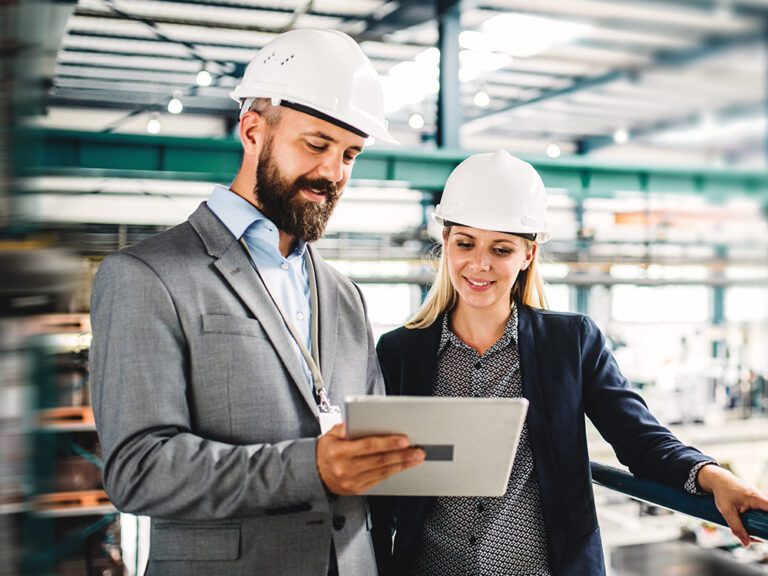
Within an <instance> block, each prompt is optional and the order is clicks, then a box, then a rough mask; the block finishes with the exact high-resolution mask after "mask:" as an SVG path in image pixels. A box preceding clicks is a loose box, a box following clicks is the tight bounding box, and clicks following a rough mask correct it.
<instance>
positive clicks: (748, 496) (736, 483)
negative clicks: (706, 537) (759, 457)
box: [696, 465, 768, 546]
mask: <svg viewBox="0 0 768 576" xmlns="http://www.w3.org/2000/svg"><path fill="white" fill-rule="evenodd" d="M696 481H697V482H698V483H699V486H701V488H702V490H704V491H705V492H711V493H712V495H713V496H714V497H715V506H717V509H718V510H719V511H720V514H722V515H723V518H725V521H726V522H728V526H729V527H730V528H731V531H732V532H733V534H734V535H735V536H736V538H738V539H739V540H740V541H741V543H742V544H743V545H744V546H749V543H750V541H754V540H752V539H751V538H750V537H749V534H747V531H746V529H745V528H744V524H742V522H741V518H740V515H741V514H742V513H744V512H746V511H747V510H764V511H766V512H768V497H766V495H765V494H763V493H762V492H760V491H759V490H756V489H755V488H752V487H751V486H749V485H748V484H747V483H746V482H744V481H743V480H741V479H739V478H738V477H737V476H734V475H733V474H732V473H731V472H729V471H728V470H726V469H725V468H721V467H720V466H716V465H711V466H703V467H702V468H701V469H700V470H699V473H698V475H697V476H696Z"/></svg>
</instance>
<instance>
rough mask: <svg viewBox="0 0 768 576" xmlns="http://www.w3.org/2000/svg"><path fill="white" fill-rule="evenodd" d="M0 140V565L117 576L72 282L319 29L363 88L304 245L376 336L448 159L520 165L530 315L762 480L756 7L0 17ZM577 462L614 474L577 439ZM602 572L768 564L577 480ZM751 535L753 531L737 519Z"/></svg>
mask: <svg viewBox="0 0 768 576" xmlns="http://www.w3.org/2000/svg"><path fill="white" fill-rule="evenodd" d="M0 10H2V11H3V13H4V21H5V22H4V26H3V45H4V48H5V50H3V55H2V62H3V68H2V72H0V77H2V81H3V90H2V95H1V96H0V99H2V114H3V123H2V124H3V128H2V138H1V139H0V140H1V142H0V149H1V150H2V153H1V154H0V170H2V178H0V230H2V236H1V237H0V262H2V263H3V264H2V266H3V268H2V271H3V272H4V273H3V274H2V276H4V277H5V278H4V280H3V282H2V284H1V285H0V300H1V302H0V310H2V316H0V342H2V345H1V346H0V361H1V362H2V366H3V368H2V373H3V379H2V385H1V388H0V398H1V399H0V407H1V409H2V416H0V430H2V432H1V434H2V436H1V437H2V445H3V458H2V468H1V469H0V550H2V556H3V557H4V558H9V559H10V561H9V562H7V563H5V562H4V564H6V566H4V567H3V568H0V573H3V574H5V573H8V574H35V575H38V574H40V575H42V574H45V575H48V574H63V575H70V574H88V575H92V574H93V575H95V574H99V575H107V574H110V575H113V576H114V575H118V574H124V575H126V576H127V575H134V574H136V575H138V574H142V573H143V567H144V564H145V563H146V560H147V555H148V552H149V551H148V534H147V524H146V521H145V519H143V518H136V517H134V516H131V515H128V514H119V513H118V512H117V511H116V509H115V508H114V507H113V506H112V505H111V504H110V502H109V500H108V498H107V496H106V494H105V493H104V491H103V487H102V484H101V477H100V476H101V471H100V470H101V468H100V467H101V462H100V459H99V446H98V440H97V438H96V434H95V424H94V421H93V413H92V411H91V410H90V408H89V405H90V401H89V397H88V394H89V384H88V349H89V344H90V321H89V315H88V311H89V299H90V286H91V282H92V281H93V277H94V275H95V273H96V271H97V270H98V267H99V264H100V262H101V260H102V259H103V258H104V256H106V255H107V254H109V253H111V252H114V251H115V250H119V249H122V248H125V247H127V246H130V245H132V244H134V243H136V242H139V241H141V240H143V239H145V238H148V237H150V236H152V235H154V234H157V233H158V232H161V231H163V230H166V229H168V228H170V227H172V226H174V225H176V224H179V223H181V222H183V221H184V220H185V219H186V218H187V217H188V215H189V214H190V213H192V212H193V211H194V209H195V208H196V207H197V206H198V205H199V204H200V203H201V202H203V201H205V200H206V198H207V197H208V196H209V194H210V192H211V189H212V187H213V185H214V184H215V183H219V184H224V185H228V184H229V183H230V182H231V179H232V177H233V175H234V174H235V172H236V171H237V169H238V166H239V161H240V152H241V146H240V143H239V140H238V135H237V126H238V109H237V104H236V103H235V102H234V101H233V100H232V99H231V98H230V96H229V93H230V92H231V91H232V90H233V89H234V87H235V86H236V85H237V83H238V81H239V78H240V77H241V76H242V75H243V73H244V70H245V67H246V65H247V64H248V62H249V61H250V60H251V59H252V58H253V57H254V55H255V53H256V52H257V51H258V49H259V48H261V47H262V46H263V45H264V44H266V43H267V42H269V41H270V40H271V39H272V38H274V37H275V36H276V35H277V34H279V33H281V32H284V31H287V30H291V29H300V28H319V29H326V28H331V29H338V30H342V31H344V32H346V33H348V34H349V35H350V36H352V37H353V38H354V39H356V40H357V41H358V42H359V43H360V45H361V47H362V49H363V51H364V52H365V53H366V55H367V56H368V57H369V58H370V59H371V61H372V62H373V64H374V66H375V68H376V69H377V71H378V72H379V74H380V75H381V76H382V78H383V81H384V89H385V109H386V114H387V120H388V121H389V127H390V131H391V133H392V134H393V135H394V136H395V137H396V138H397V139H398V140H399V141H400V145H399V146H394V145H389V144H384V143H381V142H375V141H374V142H371V143H370V145H369V146H367V147H366V150H365V152H364V153H363V154H362V155H361V156H360V158H359V159H358V160H357V162H356V165H355V169H354V172H353V177H352V180H351V181H350V184H349V185H348V187H347V189H346V191H345V194H344V198H343V200H342V201H341V202H340V204H339V207H338V208H337V210H336V212H335V213H334V214H333V217H332V218H331V221H330V224H329V227H328V230H327V232H326V234H325V236H324V237H323V238H322V239H320V240H319V241H318V242H317V247H318V249H319V251H320V253H321V254H322V255H323V257H324V258H325V259H326V260H327V261H329V262H330V263H331V264H332V265H333V266H334V267H335V268H337V269H338V270H340V271H341V272H342V273H344V274H345V275H347V276H348V277H349V278H351V279H352V280H354V281H355V282H357V283H358V284H359V285H360V287H361V290H362V292H363V294H364V295H365V298H366V301H367V304H368V314H369V318H370V320H371V323H372V327H373V331H374V334H375V336H376V337H378V336H379V335H381V334H383V333H384V332H386V331H388V330H391V329H393V328H395V327H397V326H400V325H402V324H403V323H404V322H405V321H406V320H407V319H408V318H409V317H410V316H411V315H412V314H413V313H414V312H415V310H416V309H417V308H418V306H419V304H420V303H421V301H422V299H423V297H424V295H425V292H426V289H427V288H428V286H429V285H430V283H431V281H432V278H433V274H434V262H435V258H434V253H435V247H436V246H437V245H438V239H439V236H440V228H439V226H438V225H437V224H436V223H435V222H434V220H433V218H432V213H433V211H434V207H435V205H436V204H437V203H438V202H439V199H440V194H441V191H442V187H443V184H444V183H445V180H446V178H447V176H448V174H450V172H451V170H452V169H453V168H454V167H455V166H456V165H457V164H459V162H461V161H462V160H463V159H464V158H466V157H467V156H469V155H470V154H472V153H474V152H483V151H494V150H499V149H504V150H508V151H509V152H510V153H512V154H515V155H518V156H520V157H522V158H524V159H526V160H528V161H529V162H531V163H532V164H533V165H534V166H535V168H536V169H537V170H538V171H539V173H540V174H541V176H542V179H543V181H544V183H545V185H546V186H547V192H548V195H549V211H550V222H551V224H550V228H551V230H552V231H553V239H552V240H551V241H550V242H549V243H548V244H546V245H545V252H544V256H545V264H544V265H543V275H544V278H545V280H546V282H547V295H548V298H549V305H550V308H552V309H553V310H559V311H570V312H579V313H586V314H589V315H590V316H591V317H592V318H593V319H594V320H595V321H596V323H597V324H598V325H599V326H600V328H601V329H602V331H603V332H604V333H605V334H606V336H607V338H608V340H609V346H610V347H611V350H612V351H613V354H614V355H615V357H616V358H617V361H618V363H619V365H620V368H621V370H622V371H623V373H624V374H625V375H626V376H627V377H628V378H629V379H630V380H631V382H632V383H633V385H635V386H636V387H637V388H638V389H639V390H640V391H641V393H642V395H643V397H644V398H645V400H646V401H647V403H648V405H649V406H650V408H651V410H652V411H653V412H654V414H655V415H656V416H657V417H658V418H659V420H660V421H661V422H662V423H664V424H665V425H668V426H670V427H671V429H672V430H673V431H674V432H675V433H676V434H677V435H678V436H679V437H680V438H681V439H683V440H684V441H685V442H688V443H690V444H692V445H695V446H697V447H698V448H700V449H701V450H702V451H704V452H705V453H707V454H709V455H711V456H713V457H715V458H717V459H718V461H719V462H720V463H721V464H722V465H724V466H727V467H729V468H730V469H732V470H733V471H734V472H735V473H737V474H738V475H739V476H741V477H742V478H744V479H745V480H747V481H748V482H750V483H752V484H753V485H755V486H757V487H758V488H760V489H762V490H764V491H768V354H766V350H768V170H766V169H767V168H768V93H766V91H767V90H768V0H674V1H672V2H670V1H661V0H643V1H639V0H638V1H636V0H621V1H608V0H572V1H569V2H562V1H560V2H558V1H556V0H536V1H532V0H435V1H434V2H430V1H416V0H399V1H396V0H215V1H207V0H76V1H75V0H58V1H57V0H37V1H36V2H26V1H24V0H15V1H11V2H7V3H4V5H3V7H2V8H0ZM590 457H591V459H592V460H593V461H598V462H600V463H603V464H608V465H611V466H619V467H620V464H619V463H618V461H617V459H616V457H615V455H614V454H613V451H612V450H611V448H610V446H609V445H608V444H607V443H606V442H605V441H604V440H603V439H602V438H601V437H600V435H599V434H598V433H597V431H596V430H594V429H590ZM595 494H596V499H597V502H598V515H599V518H600V524H601V531H602V536H603V541H604V546H605V556H606V560H607V564H608V572H609V574H611V575H614V576H635V575H638V576H639V575H646V574H654V575H659V576H662V575H672V574H701V575H705V574H713V575H714V574H718V575H720V574H734V575H736V574H768V544H766V543H765V542H757V543H754V544H753V545H752V546H750V547H749V548H748V549H745V548H742V547H741V546H740V545H739V544H738V542H737V540H736V539H735V538H734V537H733V536H732V535H731V534H730V532H729V531H728V530H726V529H724V528H721V527H717V526H716V525H714V524H713V523H710V522H705V521H702V520H701V519H698V518H692V517H689V516H686V515H683V514H679V513H672V512H670V511H668V510H665V509H663V508H661V507H658V506H653V505H651V504H647V503H641V502H638V501H637V500H633V499H630V498H628V497H627V496H625V495H622V494H620V493H617V492H616V491H614V490H610V489H608V488H605V487H602V486H596V488H595ZM763 522H764V523H765V520H763Z"/></svg>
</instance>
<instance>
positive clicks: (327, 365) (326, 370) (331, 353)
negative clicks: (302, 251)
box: [307, 244, 339, 393]
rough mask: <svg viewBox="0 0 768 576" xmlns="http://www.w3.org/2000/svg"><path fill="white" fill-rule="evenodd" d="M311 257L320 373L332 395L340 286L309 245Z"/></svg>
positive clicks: (326, 265) (325, 264)
mask: <svg viewBox="0 0 768 576" xmlns="http://www.w3.org/2000/svg"><path fill="white" fill-rule="evenodd" d="M307 250H308V251H309V257H310V258H311V259H312V264H313V266H314V268H315V278H316V279H317V300H318V307H319V310H318V315H319V316H318V335H319V337H320V372H321V373H322V375H323V383H324V384H325V388H326V390H327V391H328V393H330V389H331V386H332V384H333V382H332V379H331V375H332V374H333V364H334V362H335V360H336V336H337V331H338V323H339V320H338V318H339V317H338V314H337V312H338V309H339V306H338V302H339V286H338V284H337V283H336V279H335V278H334V277H333V275H332V273H331V271H330V270H329V269H328V264H327V263H326V262H325V261H324V260H323V259H322V258H321V257H320V255H319V254H318V253H317V250H315V248H314V247H313V246H311V245H309V244H308V245H307Z"/></svg>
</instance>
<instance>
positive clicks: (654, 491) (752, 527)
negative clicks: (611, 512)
mask: <svg viewBox="0 0 768 576" xmlns="http://www.w3.org/2000/svg"><path fill="white" fill-rule="evenodd" d="M591 467H592V481H593V482H594V483H595V484H599V485H600V486H605V487H606V488H610V489H611V490H615V491H616V492H621V493H622V494H626V495H627V496H631V497H632V498H636V499H638V500H642V501H644V502H647V503H649V504H653V505H655V506H661V507H662V508H667V509H669V510H674V511H675V512H680V513H681V514H686V515H688V516H693V517H694V518H700V519H701V520H706V521H707V522H712V523H713V524H719V525H720V526H726V527H727V526H728V524H727V523H726V522H725V519H724V518H723V516H722V515H721V514H720V512H719V511H718V510H717V507H715V500H714V498H712V497H711V496H696V495H693V494H689V493H688V492H686V491H685V490H682V489H680V488H674V487H672V486H667V485H666V484H662V483H660V482H656V481H654V480H645V479H642V478H637V477H635V476H632V474H629V473H628V472H625V471H623V470H619V469H618V468H613V467H611V466H606V465H605V464H600V463H598V462H591ZM741 520H742V522H743V523H744V528H746V530H747V532H749V534H750V536H752V537H753V538H758V539H760V540H765V541H768V512H761V511H759V510H749V511H747V512H745V513H744V514H742V515H741Z"/></svg>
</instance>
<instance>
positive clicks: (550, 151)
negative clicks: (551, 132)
mask: <svg viewBox="0 0 768 576" xmlns="http://www.w3.org/2000/svg"><path fill="white" fill-rule="evenodd" d="M561 152H562V151H561V150H560V146H558V145H557V144H555V143H554V142H553V143H552V144H550V145H549V146H547V156H549V157H550V158H559V157H560V154H561Z"/></svg>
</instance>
